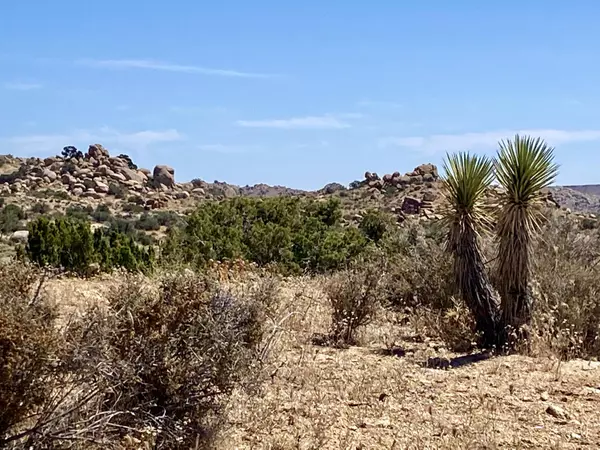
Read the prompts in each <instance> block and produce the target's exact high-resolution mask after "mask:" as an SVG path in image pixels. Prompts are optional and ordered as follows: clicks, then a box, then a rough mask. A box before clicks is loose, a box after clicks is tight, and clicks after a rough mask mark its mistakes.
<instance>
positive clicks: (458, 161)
mask: <svg viewBox="0 0 600 450" xmlns="http://www.w3.org/2000/svg"><path fill="white" fill-rule="evenodd" d="M493 169H494V166H493V162H492V161H491V160H490V159H489V158H487V157H485V156H477V155H471V154H470V153H468V152H462V153H458V154H456V153H455V154H452V155H446V159H445V161H444V171H445V172H446V176H445V177H444V178H443V179H442V182H443V187H444V189H443V192H444V196H445V198H446V201H447V202H446V203H447V204H446V210H445V211H444V214H443V216H444V221H445V222H446V225H447V226H448V227H449V229H450V230H453V229H454V233H451V235H452V234H460V231H461V229H463V228H464V227H472V228H473V230H474V231H475V233H478V232H479V231H480V230H486V229H489V227H490V224H491V223H492V222H491V214H490V208H489V205H488V204H486V202H485V200H484V197H485V194H486V191H487V190H488V188H489V187H490V185H491V183H492V181H493V179H494V170H493ZM449 237H450V239H449V240H448V244H449V245H450V246H451V247H452V245H455V241H456V238H458V235H457V236H449Z"/></svg>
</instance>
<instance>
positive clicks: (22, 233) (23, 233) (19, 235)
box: [10, 230, 29, 242]
mask: <svg viewBox="0 0 600 450" xmlns="http://www.w3.org/2000/svg"><path fill="white" fill-rule="evenodd" d="M28 237H29V231H27V230H17V231H15V232H14V233H13V234H12V235H11V236H10V239H11V241H20V242H27V238H28Z"/></svg>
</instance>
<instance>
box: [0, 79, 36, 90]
mask: <svg viewBox="0 0 600 450" xmlns="http://www.w3.org/2000/svg"><path fill="white" fill-rule="evenodd" d="M3 86H4V89H10V90H12V91H33V90H35V89H41V88H42V87H43V86H42V85H41V84H39V83H22V82H18V81H15V82H7V83H4V85H3Z"/></svg>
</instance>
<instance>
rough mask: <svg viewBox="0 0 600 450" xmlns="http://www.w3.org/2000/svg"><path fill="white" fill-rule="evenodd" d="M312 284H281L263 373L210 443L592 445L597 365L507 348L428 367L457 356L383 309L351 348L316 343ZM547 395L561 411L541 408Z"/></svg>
mask: <svg viewBox="0 0 600 450" xmlns="http://www.w3.org/2000/svg"><path fill="white" fill-rule="evenodd" d="M321 285H322V282H321V281H319V280H314V281H308V280H295V281H291V282H289V283H287V285H286V287H285V289H284V293H285V295H284V298H283V299H282V303H281V305H280V314H282V315H283V314H285V316H286V317H289V319H288V320H287V321H285V322H283V324H282V327H283V332H282V334H281V335H280V340H279V341H278V342H277V344H276V348H274V349H273V350H274V351H273V352H272V355H273V359H272V361H271V362H270V364H269V367H268V368H267V370H266V372H265V379H266V382H265V384H264V387H263V389H264V392H262V393H261V394H260V395H258V396H248V395H246V394H243V393H241V392H238V393H237V395H236V396H235V397H234V398H233V401H232V403H231V410H230V421H231V425H230V427H228V428H226V429H225V430H224V432H223V433H222V436H221V440H220V443H219V448H223V449H234V448H235V449H238V448H239V449H242V448H244V449H246V448H248V449H250V448H252V449H367V448H382V449H383V448H390V449H391V448H397V449H404V448H406V449H408V448H415V449H428V448H431V449H432V448H452V449H456V448H465V449H467V448H468V449H495V448H581V447H582V446H589V448H593V447H595V446H598V445H600V428H599V425H600V413H599V411H600V367H597V364H596V365H593V364H591V365H589V366H586V365H585V364H582V363H577V362H570V363H562V364H560V363H559V362H558V361H557V360H554V359H533V358H528V357H522V356H510V357H503V358H494V359H488V360H485V361H480V362H477V363H474V364H471V365H465V366H463V367H457V368H451V369H450V370H439V369H434V368H426V367H423V363H424V362H427V361H428V360H429V358H431V357H433V356H438V357H439V356H441V357H442V358H441V361H442V364H443V362H444V361H445V360H446V359H445V358H452V357H453V356H456V355H453V354H451V353H449V352H446V351H445V350H444V348H443V346H442V344H439V343H437V342H432V341H427V338H424V336H422V333H421V330H420V329H419V328H418V324H412V325H413V326H412V327H411V326H404V327H401V326H399V323H401V322H402V318H401V317H398V316H397V315H396V314H392V313H385V314H381V315H380V317H378V318H377V320H376V321H375V322H374V323H372V324H371V325H369V326H368V327H367V328H366V330H365V331H364V333H363V334H362V336H361V342H362V346H360V347H350V348H349V349H346V350H342V349H333V348H324V347H316V346H313V345H311V343H310V342H311V336H312V335H313V334H314V333H325V332H326V331H327V330H328V327H329V325H330V323H329V320H330V319H329V318H330V311H329V306H328V303H327V300H326V298H325V297H324V296H323V294H322V292H321V290H320V288H319V286H321ZM290 314H291V315H290ZM415 327H417V328H415ZM403 333H404V334H403ZM423 340H424V341H425V342H421V343H420V342H418V341H423ZM415 341H417V342H415ZM432 361H434V360H432ZM446 361H447V360H446ZM546 398H547V400H546ZM551 404H553V405H557V406H559V407H561V408H562V409H564V410H565V411H567V413H568V414H569V417H570V418H568V419H557V418H555V417H553V416H551V415H550V414H548V413H547V412H546V409H547V408H548V406H549V405H551Z"/></svg>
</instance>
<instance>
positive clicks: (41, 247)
mask: <svg viewBox="0 0 600 450" xmlns="http://www.w3.org/2000/svg"><path fill="white" fill-rule="evenodd" d="M25 254H26V255H27V256H28V258H29V259H30V260H31V261H32V262H34V263H36V264H37V265H40V266H50V267H57V268H62V269H64V270H67V271H69V272H74V273H77V274H79V275H86V274H87V273H88V272H89V270H90V267H91V264H92V263H98V264H99V265H100V268H101V269H102V270H105V271H109V270H111V269H113V268H116V267H123V268H125V269H126V270H129V271H142V272H148V271H150V270H152V267H153V264H154V252H153V250H152V248H147V249H146V248H143V247H141V246H140V245H138V244H137V243H136V242H135V241H134V239H133V238H132V237H130V236H128V235H126V234H124V233H122V232H119V231H118V230H116V229H115V228H109V229H102V228H99V229H97V230H96V231H95V232H94V233H92V231H91V228H90V224H89V223H88V222H86V221H83V220H80V219H72V218H56V219H54V220H50V219H48V218H47V217H44V216H42V217H40V218H38V219H36V220H35V221H32V222H31V223H30V224H29V236H28V240H27V245H26V248H25Z"/></svg>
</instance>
